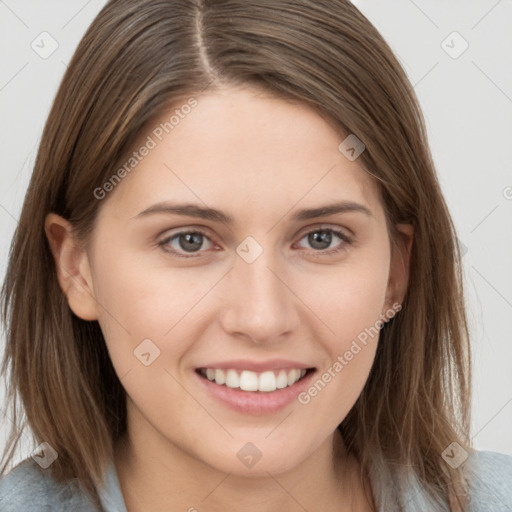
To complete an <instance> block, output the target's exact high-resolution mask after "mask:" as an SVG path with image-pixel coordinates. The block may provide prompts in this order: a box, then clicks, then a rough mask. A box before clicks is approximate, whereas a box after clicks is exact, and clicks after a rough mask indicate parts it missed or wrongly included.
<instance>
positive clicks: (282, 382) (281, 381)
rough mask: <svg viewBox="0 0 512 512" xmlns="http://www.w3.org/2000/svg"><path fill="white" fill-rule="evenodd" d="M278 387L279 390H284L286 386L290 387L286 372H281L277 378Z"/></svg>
mask: <svg viewBox="0 0 512 512" xmlns="http://www.w3.org/2000/svg"><path fill="white" fill-rule="evenodd" d="M276 386H277V389H283V388H285V387H286V386H288V375H287V374H286V372H285V371H284V370H281V371H280V372H279V375H278V376H277V379H276Z"/></svg>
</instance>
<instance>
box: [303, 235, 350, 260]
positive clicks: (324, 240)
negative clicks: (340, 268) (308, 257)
mask: <svg viewBox="0 0 512 512" xmlns="http://www.w3.org/2000/svg"><path fill="white" fill-rule="evenodd" d="M336 238H338V239H340V240H341V241H342V242H343V243H342V244H338V246H337V247H336V248H334V249H330V250H326V249H329V247H330V245H331V243H332V242H333V240H335V239H336ZM304 239H307V242H308V243H309V244H310V245H311V247H313V249H315V251H313V252H314V253H318V255H319V256H323V255H326V254H335V253H338V252H341V251H343V250H346V249H347V245H350V244H351V243H352V240H351V238H350V237H349V236H348V235H346V234H345V233H344V232H343V231H339V230H336V229H333V228H317V229H314V230H312V231H308V232H307V233H306V234H305V235H304V236H303V237H302V238H301V240H304ZM315 256H316V254H315Z"/></svg>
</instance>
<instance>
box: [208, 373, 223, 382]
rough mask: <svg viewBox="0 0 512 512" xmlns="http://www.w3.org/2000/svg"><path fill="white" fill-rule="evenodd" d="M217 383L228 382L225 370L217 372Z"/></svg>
mask: <svg viewBox="0 0 512 512" xmlns="http://www.w3.org/2000/svg"><path fill="white" fill-rule="evenodd" d="M207 377H208V375H207ZM208 378H209V377H208ZM210 380H211V379H210ZM215 382H216V383H217V384H224V383H225V382H226V376H225V375H224V370H215Z"/></svg>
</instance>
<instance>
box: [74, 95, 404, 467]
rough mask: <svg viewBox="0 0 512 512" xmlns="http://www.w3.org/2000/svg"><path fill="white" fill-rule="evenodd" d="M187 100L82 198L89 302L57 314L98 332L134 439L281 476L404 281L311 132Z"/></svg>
mask: <svg viewBox="0 0 512 512" xmlns="http://www.w3.org/2000/svg"><path fill="white" fill-rule="evenodd" d="M195 99H196V101H197V103H195V104H194V106H193V107H191V108H183V109H181V110H180V107H179V106H178V107H177V108H178V110H179V112H180V114H181V115H179V116H178V117H179V121H178V122H176V119H177V118H175V119H174V121H173V122H172V126H173V128H172V129H169V126H170V125H169V124H168V125H167V130H168V131H169V133H168V134H167V133H166V132H165V130H163V129H162V126H161V125H160V123H165V122H166V121H169V119H170V117H171V115H173V114H174V113H175V112H174V109H173V110H172V111H169V112H166V113H165V115H163V116H162V117H161V119H159V120H157V121H156V122H155V123H154V126H153V125H151V126H149V128H148V130H147V132H144V133H143V134H142V135H141V137H140V144H138V145H137V147H136V148H135V151H136V152H137V155H136V156H135V157H136V158H137V164H136V165H130V164H128V165H127V168H129V169H130V171H129V172H126V176H125V177H124V179H122V181H121V182H120V183H117V184H116V185H115V186H111V187H109V186H108V185H107V186H106V187H104V188H103V190H106V189H111V190H109V191H108V192H106V193H105V197H104V198H103V199H96V198H95V197H91V200H93V201H98V200H99V201H102V204H101V205H100V206H101V209H100V213H99V217H98V219H97V225H96V228H95V231H94V233H93V238H92V240H91V244H90V245H89V247H88V249H87V252H86V253H83V254H82V259H81V260H80V265H79V268H80V272H81V275H82V276H83V279H84V283H85V287H86V288H87V289H88V291H89V293H90V295H89V294H88V293H82V294H78V295H76V296H75V295H73V296H71V295H68V298H69V299H70V306H71V307H72V309H73V310H74V311H75V313H76V314H77V315H78V316H82V318H86V319H88V320H91V319H94V318H97V319H98V321H99V324H100V326H101V329H102V331H103V333H104V336H105V340H106V343H107V346H108V350H109V353H110V356H111V358H112V362H113V365H114V368H115V370H116V372H117V374H118V376H119V378H120V379H121V383H122V385H123V386H124V388H125V389H126V392H127V395H128V403H127V406H128V414H129V432H130V435H131V437H132V438H133V439H139V440H144V441H143V442H144V446H147V447H148V450H153V452H152V453H153V454H155V453H156V454H159V456H161V457H163V458H165V457H166V455H168V454H170V453H175V452H176V450H179V451H180V452H181V453H183V454H185V455H187V456H191V457H193V458H194V459H196V460H198V461H200V462H203V463H206V464H208V465H209V466H213V467H214V468H217V469H219V470H221V471H223V472H229V473H233V474H240V475H243V474H245V475H254V476H258V475H259V476H261V475H265V474H266V472H267V471H269V472H271V473H272V474H277V473H279V472H282V471H286V470H288V469H290V468H293V467H295V466H297V465H298V464H300V463H301V462H302V461H304V460H306V459H307V458H308V457H312V456H313V455H314V453H315V452H316V451H317V450H319V449H320V448H321V447H322V446H326V444H328V443H330V442H331V441H332V438H333V432H334V431H335V429H336V427H337V426H338V425H339V423H341V421H342V420H343V419H344V418H345V416H346V415H347V413H348V412H349V410H350V409H351V408H352V406H353V405H354V403H355V402H356V399H357V398H358V396H359V394H360V393H361V391H362V389H363V386H364V384H365V382H366V380H367V378H368V374H369V372H370V369H371V366H372V362H373V360H374V356H375V351H376V347H377V341H378V335H375V333H376V332H377V330H378V327H380V325H381V323H380V322H379V319H382V318H384V316H385V317H386V318H389V317H390V316H391V314H390V311H391V310H390V308H392V305H393V303H395V302H400V300H401V299H402V298H403V293H404V291H405V277H404V273H405V270H404V267H403V266H402V261H401V258H400V254H398V255H396V254H394V253H393V254H394V255H393V257H392V252H391V246H390V241H389V236H388V232H387V230H386V222H385V217H384V211H383V208H382V205H381V203H380V201H379V197H378V193H377V189H376V187H375V186H374V184H373V182H372V180H371V179H370V177H369V176H368V174H367V173H366V172H365V171H363V170H362V169H361V168H360V167H359V165H358V160H357V159H355V160H353V158H352V159H349V158H347V156H346V155H350V156H353V155H352V153H353V152H350V151H349V152H348V153H342V152H341V151H340V149H339V148H338V146H339V145H340V143H341V142H342V141H343V139H344V138H345V137H344V136H340V135H339V134H338V133H337V132H336V131H335V130H334V128H333V127H332V126H331V125H330V124H328V123H327V122H326V121H325V120H324V119H323V118H322V117H320V116H319V115H318V114H317V113H315V112H314V111H313V110H311V109H309V108H308V107H306V106H303V105H300V104H295V103H290V102H286V101H284V100H282V99H276V98H273V97H270V96H268V95H264V94H263V93H261V92H257V91H256V90H252V89H225V90H223V91H222V92H215V93H208V94H205V95H202V96H198V97H196V98H195ZM185 112H186V114H185ZM148 136H149V137H150V139H148ZM143 145H145V146H146V148H147V150H140V148H141V147H142V146H143ZM357 149H359V148H356V150H357ZM142 154H144V155H145V156H142ZM352 160H353V161H352ZM133 163H134V161H132V162H131V164H133ZM122 174H123V173H121V175H122ZM97 195H98V194H97ZM333 206H334V208H332V211H330V210H326V211H325V212H323V213H322V211H321V210H322V208H329V209H330V208H331V207H333ZM198 232H199V234H198ZM194 233H196V234H194ZM401 256H402V257H403V256H404V254H402V255H401ZM393 262H394V263H393ZM304 374H305V375H304ZM302 375H304V376H303V377H302V378H301V379H300V380H298V381H297V379H298V378H299V377H301V376H302ZM212 379H213V380H212ZM226 380H227V382H224V383H223V381H226ZM240 387H242V388H245V389H240Z"/></svg>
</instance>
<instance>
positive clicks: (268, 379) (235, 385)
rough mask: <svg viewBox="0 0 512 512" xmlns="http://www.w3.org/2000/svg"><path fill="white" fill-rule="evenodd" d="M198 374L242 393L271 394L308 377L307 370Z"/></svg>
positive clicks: (207, 371) (205, 370) (205, 371)
mask: <svg viewBox="0 0 512 512" xmlns="http://www.w3.org/2000/svg"><path fill="white" fill-rule="evenodd" d="M198 373H199V374H200V375H202V376H203V377H205V378H206V379H208V380H209V381H211V382H215V384H218V385H219V386H226V387H228V388H231V389H240V390H242V391H260V392H264V393H271V392H273V391H276V390H278V389H284V388H286V387H289V386H293V385H294V384H295V383H296V382H298V381H299V380H300V379H302V378H303V377H304V376H305V375H306V373H307V370H305V369H299V368H291V369H281V370H268V371H264V372H253V371H250V370H236V369H220V368H199V369H198Z"/></svg>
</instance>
